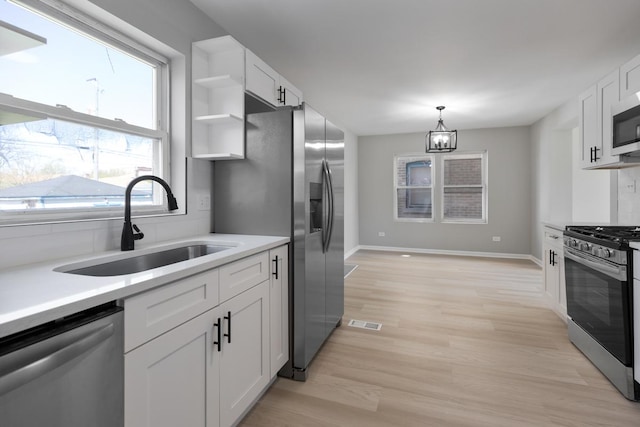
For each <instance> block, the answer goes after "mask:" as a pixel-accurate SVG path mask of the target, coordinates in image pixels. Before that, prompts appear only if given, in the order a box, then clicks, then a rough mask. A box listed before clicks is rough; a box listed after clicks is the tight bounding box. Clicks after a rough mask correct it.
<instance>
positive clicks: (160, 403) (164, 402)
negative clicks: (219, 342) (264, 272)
mask: <svg viewBox="0 0 640 427" xmlns="http://www.w3.org/2000/svg"><path fill="white" fill-rule="evenodd" d="M218 313H219V312H218V311H217V310H216V309H213V310H210V311H207V312H206V313H203V314H201V315H200V316H198V317H196V318H194V319H192V320H190V321H188V322H186V323H184V324H182V325H180V326H178V327H177V328H175V329H172V330H170V331H168V332H167V333H165V334H163V335H160V336H159V337H157V338H156V339H154V340H152V341H149V342H148V343H146V344H144V345H143V346H141V347H139V348H137V349H135V350H133V351H132V352H130V353H127V354H125V359H124V363H125V392H124V393H125V426H127V427H143V426H149V427H151V426H153V427H163V426H166V427H175V426H190V427H199V426H202V427H217V426H218V425H219V366H218V365H219V362H218V357H219V354H220V353H218V352H217V351H216V350H217V347H216V349H215V350H214V348H213V347H214V344H213V341H214V339H215V338H216V337H217V331H216V330H215V329H216V327H215V326H214V323H215V322H216V321H217V319H218V318H219V317H220V316H219V314H218Z"/></svg>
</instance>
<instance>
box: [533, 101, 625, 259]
mask: <svg viewBox="0 0 640 427" xmlns="http://www.w3.org/2000/svg"><path fill="white" fill-rule="evenodd" d="M577 124H578V100H577V97H576V98H575V99H570V100H569V101H567V102H566V103H565V104H563V105H561V106H560V107H558V108H557V109H556V110H554V111H552V112H551V113H550V114H548V115H547V116H545V117H543V118H542V119H540V120H539V121H537V122H536V123H534V124H533V125H532V126H531V161H532V165H533V166H532V187H533V192H532V194H531V197H532V203H531V205H532V207H533V212H532V222H531V254H532V255H533V256H534V257H536V258H538V259H542V233H543V223H554V224H558V225H566V224H575V223H578V222H583V223H610V222H613V223H615V222H616V220H617V218H616V217H615V206H612V203H615V198H616V194H615V193H616V182H617V172H615V171H609V170H582V169H581V165H580V160H579V159H580V156H581V153H580V147H579V142H578V134H577V129H576V127H577Z"/></svg>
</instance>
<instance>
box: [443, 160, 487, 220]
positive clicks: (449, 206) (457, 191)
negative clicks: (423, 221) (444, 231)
mask: <svg viewBox="0 0 640 427" xmlns="http://www.w3.org/2000/svg"><path fill="white" fill-rule="evenodd" d="M484 158H485V156H483V154H448V155H444V156H443V157H442V163H443V165H442V175H443V177H442V220H443V221H457V222H486V184H485V182H486V180H485V177H484V176H485V169H486V168H485V167H484V166H483V163H484Z"/></svg>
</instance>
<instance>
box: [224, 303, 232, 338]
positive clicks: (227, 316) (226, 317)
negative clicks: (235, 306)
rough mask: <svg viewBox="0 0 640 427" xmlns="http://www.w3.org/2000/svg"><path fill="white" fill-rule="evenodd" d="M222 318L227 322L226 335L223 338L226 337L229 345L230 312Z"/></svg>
mask: <svg viewBox="0 0 640 427" xmlns="http://www.w3.org/2000/svg"><path fill="white" fill-rule="evenodd" d="M224 318H225V320H226V321H227V333H226V334H224V336H225V337H227V342H228V343H229V344H231V312H230V311H229V312H227V315H226V316H224Z"/></svg>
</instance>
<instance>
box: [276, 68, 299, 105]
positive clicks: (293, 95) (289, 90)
mask: <svg viewBox="0 0 640 427" xmlns="http://www.w3.org/2000/svg"><path fill="white" fill-rule="evenodd" d="M278 95H279V98H280V99H279V101H280V105H289V106H292V107H295V106H297V105H300V104H302V92H301V91H300V89H298V88H296V87H295V86H294V85H293V84H291V83H290V82H289V81H288V80H287V79H285V78H284V77H282V76H280V87H279V88H278Z"/></svg>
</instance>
